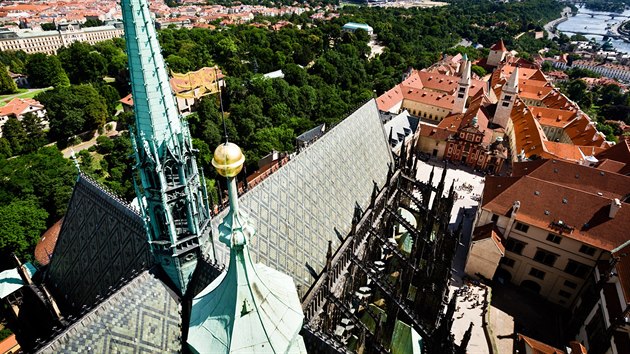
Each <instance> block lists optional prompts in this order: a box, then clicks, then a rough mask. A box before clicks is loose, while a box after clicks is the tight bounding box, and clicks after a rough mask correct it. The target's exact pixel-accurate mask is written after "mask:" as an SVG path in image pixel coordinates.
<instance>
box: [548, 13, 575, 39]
mask: <svg viewBox="0 0 630 354" xmlns="http://www.w3.org/2000/svg"><path fill="white" fill-rule="evenodd" d="M569 15H571V8H570V7H568V6H567V7H565V8H564V9H562V14H561V17H560V18H557V19H555V20H553V21H551V22H549V23H547V24H546V25H545V26H544V27H545V31H547V33H549V39H554V38H556V37H558V35H556V34H555V33H554V30H555V27H556V26H557V25H558V24H559V23H561V22H563V21H566V20H567V18H568V17H569Z"/></svg>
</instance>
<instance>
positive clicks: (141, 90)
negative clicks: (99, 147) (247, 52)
mask: <svg viewBox="0 0 630 354" xmlns="http://www.w3.org/2000/svg"><path fill="white" fill-rule="evenodd" d="M121 8H122V15H123V25H124V28H125V40H126V45H127V58H128V60H129V75H130V77H131V93H132V97H133V109H134V112H135V117H136V132H137V133H138V134H139V135H144V138H145V139H146V140H147V141H151V142H154V144H155V145H156V148H157V149H162V148H163V146H162V145H163V144H164V143H165V142H166V143H169V142H171V141H172V139H173V138H174V136H173V135H174V134H177V133H179V132H180V131H181V121H180V119H179V113H178V111H177V106H176V105H175V99H174V97H173V92H172V91H171V87H170V84H169V78H168V74H167V71H166V66H165V63H164V58H163V57H162V53H161V50H160V45H159V43H158V40H157V35H156V31H155V26H154V24H153V20H152V19H151V12H150V11H149V4H148V1H147V0H121Z"/></svg>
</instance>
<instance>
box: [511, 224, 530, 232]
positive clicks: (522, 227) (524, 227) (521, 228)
mask: <svg viewBox="0 0 630 354" xmlns="http://www.w3.org/2000/svg"><path fill="white" fill-rule="evenodd" d="M514 228H515V229H516V230H518V231H520V232H522V233H524V234H526V233H527V230H529V225H525V224H521V223H520V222H517V223H516V226H514Z"/></svg>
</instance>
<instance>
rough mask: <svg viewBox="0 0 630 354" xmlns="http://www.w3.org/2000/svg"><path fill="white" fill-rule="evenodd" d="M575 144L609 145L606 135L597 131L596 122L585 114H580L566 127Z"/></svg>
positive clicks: (566, 131) (565, 130)
mask: <svg viewBox="0 0 630 354" xmlns="http://www.w3.org/2000/svg"><path fill="white" fill-rule="evenodd" d="M564 132H565V133H566V134H567V135H568V136H569V138H570V139H571V141H572V142H573V144H575V145H582V146H595V147H608V146H609V145H608V142H606V137H605V136H604V135H603V134H602V133H600V132H599V131H597V128H596V127H595V123H593V122H591V120H590V119H589V118H588V117H586V116H584V115H579V116H578V117H577V119H575V120H573V121H572V122H571V123H569V124H568V125H567V127H566V128H565V129H564Z"/></svg>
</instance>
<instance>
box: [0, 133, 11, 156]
mask: <svg viewBox="0 0 630 354" xmlns="http://www.w3.org/2000/svg"><path fill="white" fill-rule="evenodd" d="M11 156H13V150H12V149H11V143H9V141H8V140H7V139H6V138H3V137H0V161H3V160H5V159H7V158H9V157H11Z"/></svg>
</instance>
